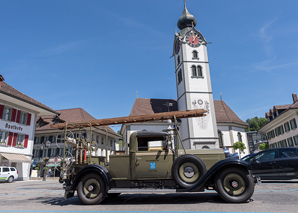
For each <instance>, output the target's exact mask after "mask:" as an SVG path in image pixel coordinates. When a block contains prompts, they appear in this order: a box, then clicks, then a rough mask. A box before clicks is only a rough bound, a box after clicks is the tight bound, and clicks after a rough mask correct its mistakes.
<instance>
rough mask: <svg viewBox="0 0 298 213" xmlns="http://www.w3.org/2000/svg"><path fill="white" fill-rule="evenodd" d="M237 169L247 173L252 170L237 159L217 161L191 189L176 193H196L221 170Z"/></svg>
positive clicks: (245, 163) (180, 190) (248, 165)
mask: <svg viewBox="0 0 298 213" xmlns="http://www.w3.org/2000/svg"><path fill="white" fill-rule="evenodd" d="M232 166H233V167H238V168H242V169H244V170H246V171H248V172H249V170H252V167H251V165H250V164H248V163H247V162H245V161H242V160H238V159H224V160H221V161H218V162H217V163H216V164H214V165H213V166H212V167H211V168H210V169H209V170H208V172H207V174H206V175H205V176H204V177H203V178H202V179H201V180H200V181H199V182H198V183H197V184H196V185H194V186H193V187H191V188H188V189H179V190H177V191H179V192H197V191H200V190H202V189H204V188H203V187H204V186H205V185H206V183H207V182H208V181H209V180H211V179H212V178H215V176H216V174H217V173H218V172H219V171H221V170H222V169H225V168H229V167H232Z"/></svg>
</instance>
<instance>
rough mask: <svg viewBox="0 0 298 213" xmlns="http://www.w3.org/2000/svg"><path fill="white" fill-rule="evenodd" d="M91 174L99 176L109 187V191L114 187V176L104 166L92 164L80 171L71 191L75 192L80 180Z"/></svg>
mask: <svg viewBox="0 0 298 213" xmlns="http://www.w3.org/2000/svg"><path fill="white" fill-rule="evenodd" d="M89 173H96V174H99V175H100V176H101V177H102V179H103V181H104V182H105V184H106V186H107V187H106V189H107V191H108V190H109V189H110V188H111V187H112V183H113V182H112V176H111V174H110V172H109V170H108V169H107V168H106V167H104V166H102V165H99V164H92V165H88V166H85V167H84V168H83V169H81V170H80V171H79V173H78V174H77V175H76V176H75V179H74V181H73V184H72V185H71V188H70V189H69V190H74V189H75V188H76V187H77V185H78V184H79V182H80V179H81V178H82V177H83V176H84V175H85V174H89Z"/></svg>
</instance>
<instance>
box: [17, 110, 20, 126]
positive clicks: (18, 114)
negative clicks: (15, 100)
mask: <svg viewBox="0 0 298 213" xmlns="http://www.w3.org/2000/svg"><path fill="white" fill-rule="evenodd" d="M20 118H21V110H18V112H17V120H16V122H17V123H20Z"/></svg>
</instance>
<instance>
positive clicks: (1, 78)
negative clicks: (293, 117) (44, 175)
mask: <svg viewBox="0 0 298 213" xmlns="http://www.w3.org/2000/svg"><path fill="white" fill-rule="evenodd" d="M3 81H5V80H4V78H3V76H2V75H1V74H0V87H1V84H2V82H3ZM296 99H297V96H296Z"/></svg>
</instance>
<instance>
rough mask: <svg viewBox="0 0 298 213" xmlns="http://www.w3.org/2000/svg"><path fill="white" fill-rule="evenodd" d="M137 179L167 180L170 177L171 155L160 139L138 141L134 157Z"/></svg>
mask: <svg viewBox="0 0 298 213" xmlns="http://www.w3.org/2000/svg"><path fill="white" fill-rule="evenodd" d="M135 165H136V173H137V174H136V175H137V179H138V180H140V179H152V178H157V179H167V178H170V177H171V167H172V165H173V153H172V151H171V150H168V149H167V147H166V145H165V141H163V140H160V138H159V139H158V138H155V139H154V138H150V139H146V138H142V139H139V141H138V150H137V152H136V157H135Z"/></svg>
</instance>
